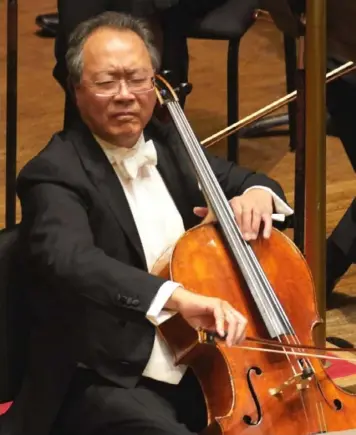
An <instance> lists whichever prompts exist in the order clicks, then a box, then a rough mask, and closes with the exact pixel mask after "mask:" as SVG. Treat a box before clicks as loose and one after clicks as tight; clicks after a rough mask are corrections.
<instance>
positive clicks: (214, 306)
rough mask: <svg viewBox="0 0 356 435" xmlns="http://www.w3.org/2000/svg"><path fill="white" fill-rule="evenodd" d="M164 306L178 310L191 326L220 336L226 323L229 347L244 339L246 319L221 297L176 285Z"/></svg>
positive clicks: (222, 334) (222, 335)
mask: <svg viewBox="0 0 356 435" xmlns="http://www.w3.org/2000/svg"><path fill="white" fill-rule="evenodd" d="M165 308H168V309H170V310H174V311H178V312H179V313H180V314H181V315H182V317H183V318H184V319H185V320H186V321H187V322H188V323H189V324H190V326H192V327H193V328H195V329H196V328H202V329H205V330H206V331H209V332H217V333H218V334H219V335H220V336H221V337H225V335H226V331H225V324H227V337H226V344H227V346H229V347H230V346H233V345H235V344H239V343H241V341H243V340H244V339H245V330H246V325H247V320H246V319H245V317H244V316H243V315H242V314H241V313H239V312H238V311H236V310H235V308H234V307H232V306H231V305H230V304H229V303H228V302H226V301H223V300H222V299H219V298H214V297H208V296H202V295H198V294H196V293H193V292H190V291H188V290H186V289H184V288H183V287H178V288H177V289H176V290H175V291H174V292H173V294H172V296H171V297H170V299H169V300H168V302H167V303H166V306H165Z"/></svg>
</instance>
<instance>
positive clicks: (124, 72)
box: [95, 68, 153, 76]
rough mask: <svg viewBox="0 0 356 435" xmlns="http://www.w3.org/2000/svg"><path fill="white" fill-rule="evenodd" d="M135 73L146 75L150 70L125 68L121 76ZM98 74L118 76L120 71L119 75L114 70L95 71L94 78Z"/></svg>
mask: <svg viewBox="0 0 356 435" xmlns="http://www.w3.org/2000/svg"><path fill="white" fill-rule="evenodd" d="M137 72H146V73H149V72H151V70H150V69H148V68H125V69H124V70H123V75H132V74H135V73H137ZM152 73H153V71H152ZM100 74H110V75H118V74H121V71H120V73H119V72H118V70H116V69H110V68H108V69H107V70H102V71H97V72H96V73H95V75H96V76H98V75H100Z"/></svg>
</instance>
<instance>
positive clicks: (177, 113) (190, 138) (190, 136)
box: [168, 103, 295, 371]
mask: <svg viewBox="0 0 356 435" xmlns="http://www.w3.org/2000/svg"><path fill="white" fill-rule="evenodd" d="M173 105H174V111H173V110H171V114H172V115H174V118H173V119H176V120H178V119H179V123H180V125H179V126H180V127H181V128H180V133H181V134H182V135H183V137H184V139H185V141H186V142H187V143H189V145H190V151H191V152H194V156H193V159H194V160H195V162H196V161H197V160H200V165H199V163H196V166H198V165H199V169H200V173H202V175H205V177H206V178H207V177H209V175H210V179H215V175H214V174H207V170H206V165H204V164H203V163H204V162H202V159H199V155H197V153H196V152H195V149H194V148H197V146H194V142H195V141H196V142H197V145H198V147H199V149H200V144H199V142H198V141H197V139H196V136H195V134H194V133H193V131H190V128H187V127H186V126H185V124H188V123H187V121H186V120H185V115H184V113H183V114H182V113H181V112H182V109H181V107H180V105H179V103H169V106H168V107H169V108H171V107H172V106H173ZM172 112H173V113H172ZM188 125H189V124H188ZM188 151H189V150H188ZM204 166H205V167H204ZM208 168H209V169H211V168H210V165H209V166H208ZM202 169H205V171H204V174H203V171H202ZM215 197H218V198H219V195H218V194H216V195H215ZM220 209H224V204H223V203H222V202H221V203H220ZM229 211H231V207H229ZM233 223H234V226H235V227H237V225H236V222H235V219H233ZM238 239H239V240H240V241H241V240H243V239H242V237H238ZM242 247H243V246H242ZM242 252H244V250H243V249H242ZM248 260H250V259H248ZM250 261H251V260H250ZM245 267H246V266H245ZM246 268H247V269H249V270H253V268H251V267H246ZM258 295H259V297H260V299H261V301H262V302H263V304H264V309H265V312H266V313H267V314H269V310H268V309H267V307H266V302H265V301H264V300H263V299H262V298H261V295H260V294H258ZM268 303H269V305H270V308H271V309H272V310H271V311H272V313H273V312H274V310H273V306H271V302H270V301H268ZM270 317H271V319H272V323H273V324H274V326H275V330H277V328H276V322H277V321H276V320H275V319H273V318H272V316H270ZM278 340H279V341H280V342H281V339H280V338H279V336H278ZM288 360H290V358H289V357H288ZM293 370H294V371H295V369H294V367H293Z"/></svg>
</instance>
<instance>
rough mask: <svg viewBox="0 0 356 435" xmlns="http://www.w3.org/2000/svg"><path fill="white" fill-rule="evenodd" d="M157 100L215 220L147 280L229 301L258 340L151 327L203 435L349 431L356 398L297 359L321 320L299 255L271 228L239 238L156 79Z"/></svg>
mask: <svg viewBox="0 0 356 435" xmlns="http://www.w3.org/2000/svg"><path fill="white" fill-rule="evenodd" d="M156 94H157V97H158V100H159V103H160V104H161V106H164V107H165V108H166V109H167V110H168V112H169V114H170V117H171V119H172V121H173V123H174V125H175V127H176V129H177V131H178V133H179V135H180V137H181V139H182V142H183V144H184V147H185V150H186V153H187V155H188V157H189V160H190V162H191V163H192V166H193V168H194V171H195V173H196V176H197V181H198V183H199V185H200V187H201V189H202V192H203V193H204V196H205V198H206V201H207V204H208V208H209V211H210V214H211V215H212V216H214V217H215V220H216V222H211V221H210V222H209V221H203V222H202V223H201V224H199V225H198V226H196V227H194V228H192V229H190V230H188V231H186V232H185V233H184V234H183V236H182V237H181V238H180V239H179V240H178V241H177V243H176V244H175V245H174V246H172V248H171V249H170V250H168V251H167V252H166V253H165V254H164V255H163V256H162V257H161V258H160V259H159V260H158V261H157V263H156V264H155V266H154V268H153V270H152V273H155V274H157V275H158V274H159V275H160V276H162V277H165V278H169V279H172V280H174V281H176V282H180V283H181V284H182V285H183V286H184V287H186V288H188V289H190V290H191V291H194V292H196V293H198V294H202V295H204V296H212V297H219V298H221V299H223V300H226V301H228V302H229V303H230V304H231V305H232V306H233V307H234V308H235V309H237V310H238V311H239V312H241V313H242V314H243V316H245V318H246V319H247V320H248V324H247V335H248V336H249V337H258V338H256V340H255V344H256V347H255V350H257V351H256V352H249V351H247V350H246V349H244V346H236V347H227V346H226V345H225V343H224V341H223V340H218V339H216V338H215V336H214V334H209V333H207V332H205V331H199V330H198V331H197V330H195V329H193V328H192V327H191V326H190V325H188V323H186V322H185V320H184V319H183V318H182V317H181V316H180V315H179V314H176V315H174V316H173V317H172V318H171V319H169V320H167V321H166V322H164V323H163V324H161V325H160V326H159V327H158V332H159V333H160V334H161V336H162V338H163V339H164V340H165V341H166V343H167V345H168V347H169V348H170V349H171V351H172V353H173V355H174V358H175V363H176V364H185V365H188V366H189V367H190V368H191V369H192V370H193V372H194V373H195V376H196V377H197V379H198V381H199V383H200V386H201V389H202V392H203V395H204V398H205V402H206V409H207V421H208V424H207V427H206V429H205V430H204V432H203V433H204V435H250V434H251V435H316V434H322V433H324V434H325V433H328V432H331V431H342V430H348V429H353V428H356V417H354V412H353V411H354V409H355V408H356V398H355V397H353V396H352V395H351V394H348V393H346V392H344V391H343V390H342V389H341V388H340V387H338V386H336V385H335V384H334V383H333V382H332V380H331V379H330V378H329V377H328V375H327V373H326V371H325V369H324V366H323V364H322V361H321V360H320V359H319V358H317V357H316V356H313V355H311V354H310V353H309V354H308V353H307V352H305V351H304V352H303V346H305V348H306V349H307V348H308V349H310V348H314V349H315V345H314V340H313V329H314V327H315V326H316V325H317V324H318V323H320V321H321V320H320V317H319V315H318V312H317V309H316V297H315V289H314V284H313V279H312V275H311V272H310V270H309V267H308V265H307V263H306V261H305V259H304V257H303V255H302V254H301V252H300V251H299V250H298V248H297V247H296V246H295V245H294V243H293V242H292V241H291V240H290V239H289V238H288V237H287V236H285V235H284V234H283V233H281V232H280V231H278V230H276V229H273V230H272V234H271V237H270V238H269V239H268V240H266V239H262V238H258V239H257V240H254V241H251V242H246V241H245V240H244V239H243V237H242V235H241V232H240V230H239V228H238V225H237V224H236V221H235V218H234V215H233V212H232V209H231V207H230V205H229V202H228V200H227V199H226V197H225V195H224V193H223V191H222V189H221V187H220V185H219V183H218V181H217V179H216V177H215V175H214V173H213V171H212V169H211V167H210V165H209V163H208V161H207V159H206V157H205V154H204V151H203V149H202V147H201V145H200V143H199V141H198V139H197V138H196V136H195V134H194V132H193V130H192V128H191V126H190V125H189V122H188V121H187V119H186V117H185V114H184V112H183V110H182V108H181V106H180V104H179V101H178V98H177V95H176V94H175V92H174V90H173V89H172V87H171V86H170V85H169V83H168V82H167V81H166V80H165V79H164V78H163V77H161V76H157V77H156ZM274 343H275V344H276V345H277V346H278V348H279V350H278V351H274V350H273V349H274ZM258 350H260V351H258ZM266 350H268V352H265V351H266ZM307 355H308V356H307ZM310 355H311V356H310Z"/></svg>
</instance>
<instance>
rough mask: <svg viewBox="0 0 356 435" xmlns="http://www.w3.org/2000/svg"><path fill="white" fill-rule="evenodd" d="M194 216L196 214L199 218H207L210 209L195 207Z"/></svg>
mask: <svg viewBox="0 0 356 435" xmlns="http://www.w3.org/2000/svg"><path fill="white" fill-rule="evenodd" d="M193 212H194V214H196V215H197V216H199V217H202V218H203V217H205V216H206V215H207V214H208V208H207V207H194V208H193Z"/></svg>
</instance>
